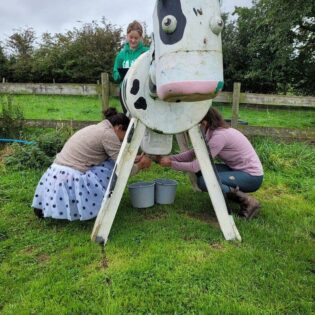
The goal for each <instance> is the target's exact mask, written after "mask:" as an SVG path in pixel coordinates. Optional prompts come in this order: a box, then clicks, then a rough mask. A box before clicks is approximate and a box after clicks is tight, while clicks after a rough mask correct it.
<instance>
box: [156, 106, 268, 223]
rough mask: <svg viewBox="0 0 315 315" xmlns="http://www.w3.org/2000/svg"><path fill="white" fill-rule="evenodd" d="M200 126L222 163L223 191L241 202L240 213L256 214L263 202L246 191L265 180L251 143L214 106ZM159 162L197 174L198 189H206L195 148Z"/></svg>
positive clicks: (218, 169) (251, 216) (209, 145)
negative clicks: (259, 201) (260, 203)
mask: <svg viewBox="0 0 315 315" xmlns="http://www.w3.org/2000/svg"><path fill="white" fill-rule="evenodd" d="M201 127H202V129H203V131H204V133H205V140H206V144H207V146H208V149H209V151H210V152H211V155H212V157H213V158H215V157H218V158H219V159H220V160H221V161H222V162H223V163H218V164H215V167H216V169H217V171H218V174H219V178H220V180H221V188H222V191H223V192H224V193H226V195H227V197H228V198H229V199H232V200H234V201H236V202H238V203H239V204H240V206H241V212H240V215H241V216H243V217H244V218H246V219H251V218H253V217H255V216H257V215H258V212H259V208H260V205H259V203H258V201H257V200H256V199H254V198H253V197H251V196H249V195H248V194H246V192H254V191H256V190H258V189H259V187H260V186H261V184H262V181H263V168H262V165H261V162H260V160H259V157H258V155H257V153H256V152H255V150H254V148H253V147H252V145H251V143H250V142H249V141H248V139H247V138H246V137H245V136H244V135H243V134H242V133H241V132H240V131H238V130H236V129H234V128H231V127H230V126H229V125H228V124H227V123H226V122H225V121H224V120H223V118H222V116H221V114H220V113H219V112H218V111H217V110H216V109H215V108H213V107H211V108H210V109H209V111H208V113H207V115H206V116H205V117H204V118H203V120H202V121H201ZM159 163H160V164H161V165H162V166H168V167H172V168H173V169H175V170H181V171H187V172H193V173H196V175H197V183H198V186H199V188H200V189H201V190H202V191H207V187H206V185H205V182H204V178H203V176H202V174H201V172H200V166H199V163H198V161H197V160H196V159H195V153H194V151H193V150H190V151H186V152H183V153H180V154H178V155H173V156H166V157H162V158H160V161H159Z"/></svg>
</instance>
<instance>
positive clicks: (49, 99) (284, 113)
mask: <svg viewBox="0 0 315 315" xmlns="http://www.w3.org/2000/svg"><path fill="white" fill-rule="evenodd" d="M4 97H6V96H2V100H3V99H4ZM11 97H12V99H13V103H14V104H19V105H20V106H21V108H22V109H23V111H24V116H25V118H26V119H51V120H64V119H65V120H91V121H98V120H100V119H101V118H102V114H101V101H100V99H99V98H98V97H87V96H44V95H14V96H11ZM0 103H1V97H0ZM110 105H111V106H114V107H116V108H118V109H120V110H121V106H120V103H119V100H118V99H117V98H111V99H110ZM214 106H215V107H217V108H218V109H219V110H220V111H221V112H222V113H223V115H224V117H225V118H231V112H232V110H231V109H232V106H231V105H222V104H214ZM240 120H243V121H245V122H247V123H248V124H249V125H252V126H268V127H284V128H285V127H286V128H314V127H315V110H305V109H297V108H295V109H292V108H288V109H277V108H276V107H272V106H269V107H268V108H263V109H262V108H260V109H257V108H245V107H242V105H241V106H240Z"/></svg>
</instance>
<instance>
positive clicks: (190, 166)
mask: <svg viewBox="0 0 315 315" xmlns="http://www.w3.org/2000/svg"><path fill="white" fill-rule="evenodd" d="M205 139H206V143H207V146H208V147H209V148H210V151H211V155H212V157H213V158H215V157H218V158H220V160H221V161H222V162H224V163H225V164H226V165H227V166H229V167H230V168H231V169H232V170H238V171H243V172H246V173H248V174H250V175H253V176H261V175H263V173H264V172H263V167H262V165H261V162H260V160H259V157H258V155H257V153H256V152H255V150H254V148H253V146H252V145H251V143H250V142H249V140H248V139H247V138H246V137H245V136H244V135H243V134H242V133H241V132H240V131H238V130H236V129H234V128H218V129H216V130H210V129H208V131H207V133H206V136H205ZM171 160H172V168H173V169H175V170H179V171H186V172H192V173H196V172H198V171H200V166H199V163H198V161H197V160H196V159H195V153H194V151H193V150H189V151H186V152H183V153H180V154H177V155H173V156H171Z"/></svg>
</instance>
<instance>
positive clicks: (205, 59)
mask: <svg viewBox="0 0 315 315" xmlns="http://www.w3.org/2000/svg"><path fill="white" fill-rule="evenodd" d="M222 29H223V20H222V18H221V14H220V5H219V0H194V1H192V0H157V1H156V5H155V10H154V15H153V35H154V38H153V41H154V49H155V52H154V58H155V59H154V62H153V65H152V68H153V69H154V71H152V70H151V71H150V75H151V81H152V82H154V83H155V85H156V92H157V96H158V97H159V98H160V99H161V100H164V101H168V102H179V101H186V102H187V101H188V102H189V101H192V102H194V101H201V100H206V99H211V98H214V97H215V96H216V94H217V93H218V92H219V91H220V90H221V89H222V87H223V61H222V45H221V34H220V33H221V31H222Z"/></svg>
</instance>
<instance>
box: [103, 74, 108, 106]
mask: <svg viewBox="0 0 315 315" xmlns="http://www.w3.org/2000/svg"><path fill="white" fill-rule="evenodd" d="M101 84H102V86H101V88H102V107H103V110H104V109H107V108H108V107H109V76H108V73H106V72H102V74H101Z"/></svg>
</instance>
